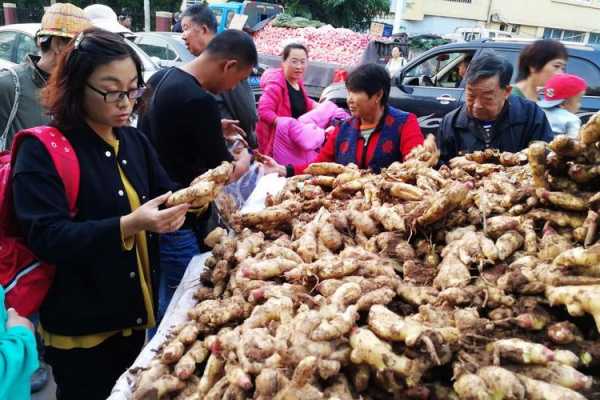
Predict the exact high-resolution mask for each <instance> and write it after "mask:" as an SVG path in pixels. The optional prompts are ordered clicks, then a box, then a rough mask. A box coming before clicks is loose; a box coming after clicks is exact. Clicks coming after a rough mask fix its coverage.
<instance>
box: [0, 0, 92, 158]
mask: <svg viewBox="0 0 600 400" xmlns="http://www.w3.org/2000/svg"><path fill="white" fill-rule="evenodd" d="M89 27H90V23H89V21H88V20H87V18H86V17H85V15H84V13H83V10H82V9H81V8H79V7H77V6H74V5H73V4H70V3H55V4H53V5H52V6H50V7H49V8H48V9H47V11H46V12H45V13H44V16H43V17H42V23H41V27H40V30H39V31H38V32H37V34H36V40H37V44H38V46H39V48H40V50H41V51H40V53H41V55H40V56H37V55H33V54H30V55H28V56H27V59H26V60H25V62H23V63H22V64H19V65H18V66H16V67H12V68H10V69H6V70H3V71H0V135H1V136H0V150H2V149H5V148H9V147H10V144H11V142H12V138H13V136H14V134H15V133H16V132H18V131H20V130H21V129H25V128H31V127H33V126H38V125H44V124H47V123H48V122H49V119H48V116H46V115H45V113H44V110H43V109H42V106H41V105H40V101H39V92H40V90H41V89H42V88H43V87H44V86H45V85H46V81H47V80H48V77H49V75H50V72H51V71H52V69H53V68H54V66H55V65H56V61H57V60H58V56H59V55H60V54H61V52H62V51H63V49H64V47H65V46H66V44H67V43H68V42H69V40H71V39H72V38H73V37H75V35H77V34H78V33H79V32H81V31H83V30H84V29H87V28H89Z"/></svg>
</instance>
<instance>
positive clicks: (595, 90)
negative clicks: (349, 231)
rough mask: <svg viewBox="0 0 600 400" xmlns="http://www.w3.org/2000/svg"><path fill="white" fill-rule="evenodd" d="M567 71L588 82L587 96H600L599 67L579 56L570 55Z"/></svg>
mask: <svg viewBox="0 0 600 400" xmlns="http://www.w3.org/2000/svg"><path fill="white" fill-rule="evenodd" d="M567 72H568V73H570V74H574V75H577V76H580V77H582V78H584V79H585V80H586V82H587V84H588V89H587V91H586V93H585V94H586V95H587V96H600V70H598V67H597V66H595V65H594V64H592V63H591V62H589V61H588V60H584V59H583V58H579V57H569V62H568V63H567Z"/></svg>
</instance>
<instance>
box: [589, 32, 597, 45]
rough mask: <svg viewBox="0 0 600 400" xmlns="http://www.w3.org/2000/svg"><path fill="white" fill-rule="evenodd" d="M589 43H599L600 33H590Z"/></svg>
mask: <svg viewBox="0 0 600 400" xmlns="http://www.w3.org/2000/svg"><path fill="white" fill-rule="evenodd" d="M588 43H589V44H600V33H590V39H589V40H588Z"/></svg>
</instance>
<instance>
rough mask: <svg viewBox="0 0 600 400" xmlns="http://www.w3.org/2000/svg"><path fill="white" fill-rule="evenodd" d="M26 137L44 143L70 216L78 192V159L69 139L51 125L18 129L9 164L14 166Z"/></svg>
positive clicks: (73, 211)
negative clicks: (64, 196)
mask: <svg viewBox="0 0 600 400" xmlns="http://www.w3.org/2000/svg"><path fill="white" fill-rule="evenodd" d="M26 137H34V138H36V139H37V140H39V141H40V142H42V143H43V144H44V147H46V151H48V154H50V157H51V158H52V162H53V163H54V167H55V168H56V172H58V176H60V179H61V180H62V182H63V185H64V187H65V194H66V196H67V203H68V205H69V214H70V215H71V217H73V216H75V214H77V196H78V194H79V179H80V170H79V160H78V159H77V154H75V150H73V146H71V143H70V142H69V140H68V139H67V138H66V137H65V135H63V134H62V132H61V131H59V130H58V129H56V128H54V127H51V126H38V127H35V128H30V129H25V130H22V131H19V132H18V133H17V134H16V135H15V138H14V141H13V145H12V149H11V155H12V159H11V165H13V166H14V163H15V160H16V155H17V151H18V148H19V146H20V144H21V143H22V141H23V139H25V138H26Z"/></svg>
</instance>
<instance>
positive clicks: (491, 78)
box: [437, 54, 553, 163]
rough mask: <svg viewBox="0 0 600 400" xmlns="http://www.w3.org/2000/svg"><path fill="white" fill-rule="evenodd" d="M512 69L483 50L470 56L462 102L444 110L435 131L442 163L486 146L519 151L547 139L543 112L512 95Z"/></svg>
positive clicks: (502, 60) (529, 102)
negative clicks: (458, 105)
mask: <svg viewBox="0 0 600 400" xmlns="http://www.w3.org/2000/svg"><path fill="white" fill-rule="evenodd" d="M512 72H513V67H512V65H511V64H510V63H509V62H508V61H506V60H505V59H504V58H501V57H498V56H496V55H493V54H486V55H483V56H482V57H479V58H477V59H475V60H474V61H473V62H472V63H471V65H470V66H469V71H468V72H467V75H466V78H465V79H466V81H467V85H466V90H465V104H463V105H462V106H461V107H459V108H457V109H456V110H454V111H452V112H450V113H448V114H447V115H446V116H445V117H444V120H443V121H442V125H441V126H440V130H439V132H438V135H437V144H438V147H439V148H440V152H441V156H440V161H441V162H442V163H446V162H448V161H449V160H450V159H451V158H453V157H456V156H459V155H462V154H465V153H470V152H473V151H476V150H484V149H488V148H494V149H498V150H500V151H510V152H518V151H520V150H523V149H524V148H526V147H527V146H528V145H529V143H530V142H531V141H534V140H544V141H550V140H552V137H553V135H552V129H551V128H550V124H549V123H548V120H547V119H546V116H545V114H544V112H543V111H542V110H541V109H540V108H539V107H538V106H537V105H536V104H535V103H533V102H531V101H529V100H525V99H522V98H520V97H516V96H511V95H510V92H511V86H510V78H511V76H512Z"/></svg>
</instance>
